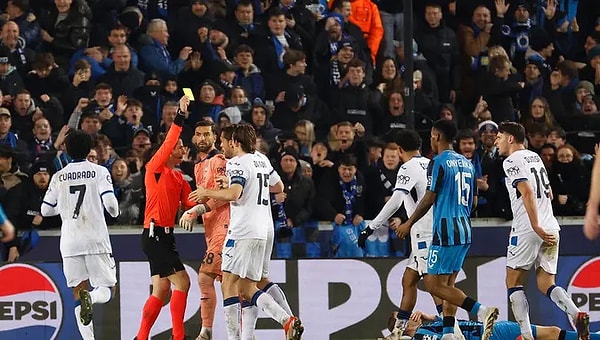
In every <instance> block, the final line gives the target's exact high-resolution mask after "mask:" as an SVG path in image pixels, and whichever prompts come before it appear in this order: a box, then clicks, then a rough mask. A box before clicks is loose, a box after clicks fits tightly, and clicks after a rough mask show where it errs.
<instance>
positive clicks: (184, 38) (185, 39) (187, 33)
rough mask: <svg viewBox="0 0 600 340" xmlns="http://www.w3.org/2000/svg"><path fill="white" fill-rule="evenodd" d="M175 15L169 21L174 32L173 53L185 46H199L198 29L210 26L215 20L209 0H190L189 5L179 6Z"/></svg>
mask: <svg viewBox="0 0 600 340" xmlns="http://www.w3.org/2000/svg"><path fill="white" fill-rule="evenodd" d="M170 10H171V8H169V11H170ZM173 17H174V18H173V19H172V21H169V22H170V23H171V26H172V31H171V33H172V34H173V38H172V44H171V45H172V46H171V47H172V48H171V53H176V51H179V50H181V49H182V48H184V47H185V46H192V47H193V46H198V44H199V37H198V29H199V28H200V27H206V26H209V25H210V24H211V23H212V22H213V21H214V16H213V15H212V14H211V12H210V11H209V4H208V0H190V1H189V5H187V6H182V7H181V8H179V9H178V10H177V13H175V15H174V16H173Z"/></svg>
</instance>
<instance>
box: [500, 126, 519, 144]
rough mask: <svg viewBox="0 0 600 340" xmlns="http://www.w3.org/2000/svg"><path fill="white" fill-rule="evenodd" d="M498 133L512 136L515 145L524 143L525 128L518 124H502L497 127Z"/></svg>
mask: <svg viewBox="0 0 600 340" xmlns="http://www.w3.org/2000/svg"><path fill="white" fill-rule="evenodd" d="M498 132H500V133H506V134H509V135H511V136H513V137H514V138H515V141H516V142H517V143H524V142H525V127H524V126H523V125H521V124H519V123H516V122H502V123H500V125H499V126H498Z"/></svg>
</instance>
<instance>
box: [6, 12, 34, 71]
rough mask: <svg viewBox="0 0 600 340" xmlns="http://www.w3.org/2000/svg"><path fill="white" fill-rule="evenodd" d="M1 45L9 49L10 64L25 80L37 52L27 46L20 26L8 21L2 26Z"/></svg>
mask: <svg viewBox="0 0 600 340" xmlns="http://www.w3.org/2000/svg"><path fill="white" fill-rule="evenodd" d="M8 7H10V5H9V6H8ZM38 34H39V26H38ZM0 45H2V46H6V47H8V49H9V50H10V64H11V65H13V66H15V67H16V68H17V72H19V75H20V76H21V78H24V77H25V76H26V75H27V73H28V72H29V71H30V70H31V63H32V62H33V59H34V57H35V52H34V51H33V50H32V49H31V48H30V47H29V46H26V43H25V41H24V40H23V38H21V36H20V32H19V26H17V24H16V23H15V22H14V21H7V22H5V23H4V24H3V25H2V31H0Z"/></svg>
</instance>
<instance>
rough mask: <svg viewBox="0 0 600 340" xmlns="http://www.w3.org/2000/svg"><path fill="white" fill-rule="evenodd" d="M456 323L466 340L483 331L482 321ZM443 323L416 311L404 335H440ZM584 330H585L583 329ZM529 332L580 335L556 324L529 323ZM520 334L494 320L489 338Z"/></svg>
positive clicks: (552, 338) (509, 339)
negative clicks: (540, 324)
mask: <svg viewBox="0 0 600 340" xmlns="http://www.w3.org/2000/svg"><path fill="white" fill-rule="evenodd" d="M395 314H396V312H394V313H393V315H392V317H390V320H391V321H390V322H389V323H388V328H392V327H393V326H394V323H395V320H396V319H395V318H396V316H395ZM458 325H459V327H460V329H461V331H462V332H463V334H464V336H465V339H467V340H479V339H481V334H482V333H483V323H481V322H476V321H466V320H458ZM442 330H443V324H442V321H441V319H440V318H439V317H438V316H436V315H431V314H426V313H423V312H421V311H416V312H414V313H413V314H412V315H411V316H410V320H409V322H408V325H407V327H406V329H405V331H404V335H405V336H411V337H412V338H413V339H415V340H422V339H425V337H427V336H430V337H433V336H436V337H438V338H441V337H442ZM583 331H584V332H585V331H587V330H583ZM531 332H532V334H533V337H534V339H536V340H577V339H580V338H581V336H580V335H578V332H574V331H568V330H564V329H560V328H558V327H556V326H539V325H531ZM520 336H521V329H520V327H519V324H518V323H516V322H513V321H496V323H495V324H494V330H493V332H492V336H491V337H490V340H515V339H517V338H518V337H520ZM589 339H590V340H600V334H597V333H591V334H589Z"/></svg>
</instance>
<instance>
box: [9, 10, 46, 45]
mask: <svg viewBox="0 0 600 340" xmlns="http://www.w3.org/2000/svg"><path fill="white" fill-rule="evenodd" d="M6 14H8V19H9V21H7V23H8V22H14V23H16V24H17V25H18V31H17V32H19V31H20V32H21V34H18V33H17V36H22V37H23V44H22V45H23V46H22V47H23V48H24V47H25V46H27V47H29V48H32V49H36V48H37V47H38V45H39V44H40V41H41V36H40V32H41V27H40V23H39V21H38V20H37V18H36V17H35V15H34V14H33V12H32V11H31V7H30V6H29V0H10V1H8V4H7V5H6Z"/></svg>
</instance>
